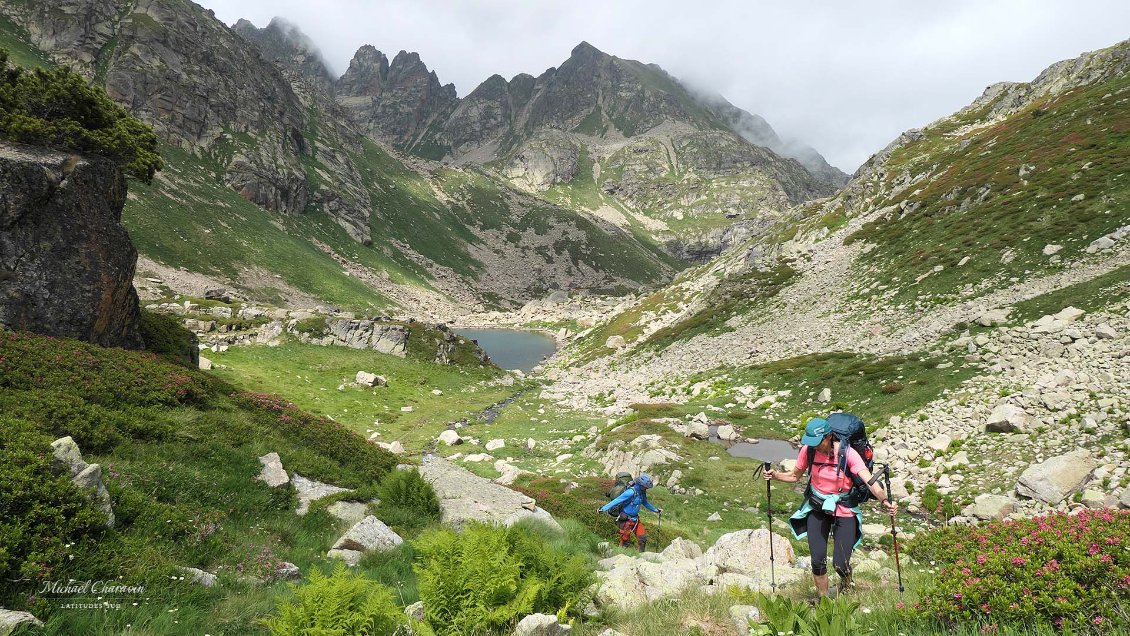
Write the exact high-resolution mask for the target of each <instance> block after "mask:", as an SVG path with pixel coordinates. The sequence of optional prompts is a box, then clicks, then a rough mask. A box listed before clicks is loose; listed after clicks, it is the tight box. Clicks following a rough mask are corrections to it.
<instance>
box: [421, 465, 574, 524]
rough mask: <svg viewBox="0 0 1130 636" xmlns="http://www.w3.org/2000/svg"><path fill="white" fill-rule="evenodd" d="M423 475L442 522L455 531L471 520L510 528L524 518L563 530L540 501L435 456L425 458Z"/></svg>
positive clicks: (422, 468) (422, 467) (422, 466)
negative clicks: (431, 491)
mask: <svg viewBox="0 0 1130 636" xmlns="http://www.w3.org/2000/svg"><path fill="white" fill-rule="evenodd" d="M420 476H421V477H423V478H424V480H425V481H427V482H428V483H430V484H431V485H432V488H434V489H435V491H436V495H437V496H438V497H439V504H440V508H441V510H442V513H443V522H444V523H446V524H449V525H452V526H455V527H456V528H459V527H462V526H463V525H464V524H466V523H468V522H471V521H479V522H483V523H494V524H500V525H506V526H509V525H511V524H514V523H517V522H519V521H522V520H523V519H537V520H539V521H543V522H545V523H546V524H548V525H550V526H552V527H554V528H557V529H561V526H560V525H558V523H557V521H556V520H555V519H554V518H553V516H552V515H550V514H549V513H548V512H546V511H545V510H542V509H541V508H538V506H537V502H535V501H534V500H533V499H531V498H530V497H527V496H526V495H523V494H522V493H520V492H517V491H515V490H511V489H509V488H507V487H506V486H502V485H499V484H496V483H494V482H492V481H490V480H489V479H485V478H483V477H479V476H478V475H476V474H474V473H472V472H470V471H468V470H466V469H464V468H460V467H459V466H456V465H455V464H452V463H451V462H449V461H447V460H446V459H443V458H442V457H439V456H436V455H426V456H425V457H424V460H423V462H422V463H421V464H420Z"/></svg>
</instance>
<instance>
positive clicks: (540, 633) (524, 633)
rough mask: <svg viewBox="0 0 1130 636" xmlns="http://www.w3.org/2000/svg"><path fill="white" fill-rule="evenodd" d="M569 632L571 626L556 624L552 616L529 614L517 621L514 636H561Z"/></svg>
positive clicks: (554, 617) (555, 618)
mask: <svg viewBox="0 0 1130 636" xmlns="http://www.w3.org/2000/svg"><path fill="white" fill-rule="evenodd" d="M571 631H573V628H572V626H570V625H562V624H560V623H558V622H557V617H556V616H554V615H553V614H530V615H529V616H527V617H525V618H523V619H522V620H520V621H518V626H517V627H516V628H514V636H563V635H564V634H568V633H570V632H571Z"/></svg>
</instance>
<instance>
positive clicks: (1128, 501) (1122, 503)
mask: <svg viewBox="0 0 1130 636" xmlns="http://www.w3.org/2000/svg"><path fill="white" fill-rule="evenodd" d="M1118 505H1119V507H1122V508H1130V486H1127V487H1126V488H1124V489H1123V490H1122V496H1120V497H1119V498H1118Z"/></svg>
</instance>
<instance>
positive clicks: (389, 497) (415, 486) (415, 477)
mask: <svg viewBox="0 0 1130 636" xmlns="http://www.w3.org/2000/svg"><path fill="white" fill-rule="evenodd" d="M377 494H378V495H379V496H380V498H381V504H382V505H384V504H388V505H392V506H397V507H399V508H406V509H408V510H411V511H412V512H414V513H416V514H418V515H420V516H421V517H426V518H428V519H431V520H434V521H438V520H439V513H440V509H439V498H438V497H436V491H435V490H434V489H433V488H432V485H431V484H429V483H428V482H426V481H424V478H423V477H421V476H420V473H419V472H418V471H416V470H394V471H392V472H390V473H389V474H388V476H387V477H385V478H384V480H383V481H382V482H381V486H380V488H379V489H378V490H377Z"/></svg>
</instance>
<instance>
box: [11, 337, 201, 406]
mask: <svg viewBox="0 0 1130 636" xmlns="http://www.w3.org/2000/svg"><path fill="white" fill-rule="evenodd" d="M52 387H53V388H56V389H59V390H65V392H66V393H68V394H69V395H72V396H74V397H76V398H80V399H82V400H83V401H85V402H89V403H94V404H100V405H103V406H107V407H111V408H114V407H116V406H117V405H119V404H130V405H135V406H158V405H160V406H177V405H182V404H199V403H202V402H204V401H205V400H206V399H207V396H208V395H209V394H211V393H212V392H213V390H214V386H213V383H212V381H211V380H210V378H208V377H207V376H205V375H203V374H201V373H193V372H191V371H190V370H188V369H185V368H184V367H183V366H180V365H177V364H172V363H170V362H167V361H165V360H162V359H159V358H157V357H156V356H154V355H152V354H148V355H146V354H141V355H139V354H137V353H136V352H132V351H125V350H123V349H108V348H102V347H98V346H95V345H92V344H87V343H85V342H80V341H78V340H68V339H64V338H50V337H44V336H36V335H34V334H29V333H25V332H18V331H17V332H6V333H0V389H16V390H24V391H40V390H42V389H44V388H52Z"/></svg>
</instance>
